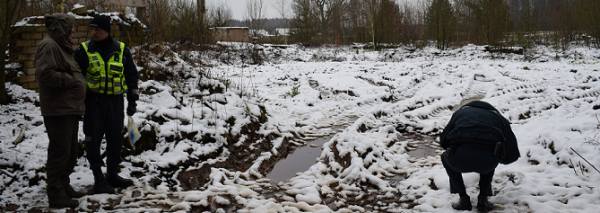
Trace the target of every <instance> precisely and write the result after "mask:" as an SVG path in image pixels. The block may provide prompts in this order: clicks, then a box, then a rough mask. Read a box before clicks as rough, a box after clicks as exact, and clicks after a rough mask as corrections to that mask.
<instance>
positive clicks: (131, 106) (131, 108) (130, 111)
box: [127, 101, 137, 116]
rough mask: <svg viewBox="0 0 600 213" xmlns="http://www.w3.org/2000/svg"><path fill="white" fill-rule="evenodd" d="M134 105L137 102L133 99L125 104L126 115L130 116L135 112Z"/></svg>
mask: <svg viewBox="0 0 600 213" xmlns="http://www.w3.org/2000/svg"><path fill="white" fill-rule="evenodd" d="M136 106H137V104H135V101H131V102H129V104H128V105H127V115H129V116H132V115H133V114H135V111H136V109H135V107H136Z"/></svg>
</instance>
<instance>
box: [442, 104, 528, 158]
mask: <svg viewBox="0 0 600 213" xmlns="http://www.w3.org/2000/svg"><path fill="white" fill-rule="evenodd" d="M455 141H461V142H464V141H467V142H469V141H473V142H474V141H480V142H489V143H490V146H491V147H493V146H494V143H495V142H503V143H504V144H505V145H504V148H505V151H506V156H505V159H503V160H501V163H503V164H508V163H512V162H514V161H516V160H517V159H518V158H519V156H520V153H519V147H518V145H517V138H516V137H515V134H514V133H513V132H512V129H511V128H510V123H509V122H508V120H507V119H506V118H504V117H502V115H501V114H500V112H499V111H498V110H497V109H496V108H494V107H493V106H492V105H490V104H489V103H486V102H483V101H473V102H470V103H468V104H466V105H465V106H463V107H462V108H460V109H459V110H458V111H456V112H455V113H454V114H453V115H452V118H451V119H450V121H449V122H448V125H446V128H445V129H444V131H443V132H442V134H441V135H440V144H441V146H442V148H444V149H448V148H450V147H451V145H452V143H453V142H455Z"/></svg>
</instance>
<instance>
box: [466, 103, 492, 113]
mask: <svg viewBox="0 0 600 213" xmlns="http://www.w3.org/2000/svg"><path fill="white" fill-rule="evenodd" d="M465 106H471V107H477V108H483V109H488V110H495V111H498V110H497V109H496V108H495V107H494V106H492V105H491V104H489V103H488V102H484V101H471V102H469V103H468V104H465Z"/></svg>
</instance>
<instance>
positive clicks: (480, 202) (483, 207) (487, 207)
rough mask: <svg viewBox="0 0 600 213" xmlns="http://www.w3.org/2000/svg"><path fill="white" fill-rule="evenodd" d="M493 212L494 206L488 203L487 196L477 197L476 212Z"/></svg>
mask: <svg viewBox="0 0 600 213" xmlns="http://www.w3.org/2000/svg"><path fill="white" fill-rule="evenodd" d="M492 210H494V204H492V203H490V201H488V199H487V196H483V197H482V196H479V197H477V211H480V212H489V211H492Z"/></svg>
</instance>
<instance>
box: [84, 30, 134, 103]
mask: <svg viewBox="0 0 600 213" xmlns="http://www.w3.org/2000/svg"><path fill="white" fill-rule="evenodd" d="M98 43H101V44H98ZM120 45H121V43H120V42H119V41H117V40H115V39H113V38H112V37H111V36H108V38H106V39H105V40H103V41H100V42H96V41H94V40H93V39H92V40H91V41H90V43H89V45H88V51H90V52H99V53H100V55H101V56H102V59H103V60H104V64H108V60H109V59H110V58H111V56H112V55H113V54H114V52H120V51H121V47H120ZM75 61H77V63H78V64H79V67H80V68H81V70H82V71H83V75H84V76H85V74H86V72H87V69H88V66H89V64H90V63H89V58H88V56H87V53H86V52H85V50H84V49H83V47H82V46H81V45H80V46H79V48H77V49H76V50H75ZM123 66H124V71H123V72H124V76H125V83H126V84H127V87H128V90H127V100H128V101H129V102H135V101H137V100H138V97H139V96H138V95H137V94H138V93H137V90H138V85H137V83H138V71H137V68H136V66H135V64H134V63H133V58H132V56H131V51H130V50H129V48H127V47H125V50H124V51H123ZM133 94H135V95H133Z"/></svg>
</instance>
